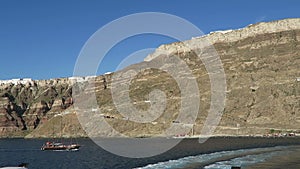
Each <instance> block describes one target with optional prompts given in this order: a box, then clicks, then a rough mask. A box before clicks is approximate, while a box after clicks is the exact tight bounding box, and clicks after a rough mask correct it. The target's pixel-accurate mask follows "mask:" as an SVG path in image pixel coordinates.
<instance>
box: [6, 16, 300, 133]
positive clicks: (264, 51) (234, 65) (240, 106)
mask: <svg viewBox="0 0 300 169" xmlns="http://www.w3.org/2000/svg"><path fill="white" fill-rule="evenodd" d="M203 40H205V41H208V42H210V44H212V45H213V47H214V49H215V50H216V51H217V53H218V55H219V57H220V59H221V61H222V63H223V67H224V71H225V75H226V83H227V90H226V91H225V92H226V104H225V108H224V110H223V111H222V119H221V121H220V123H219V124H218V126H217V128H216V130H215V133H214V134H216V135H217V134H223V135H236V134H238V135H249V134H250V135H252V134H264V133H267V132H269V131H270V130H271V129H276V130H282V131H284V130H286V131H296V130H300V114H299V113H300V72H299V65H300V52H299V51H300V19H285V20H280V21H273V22H267V23H258V24H254V25H249V26H248V27H246V28H243V29H239V30H231V31H219V32H213V33H210V34H208V35H205V36H203V37H197V38H193V39H191V40H188V41H185V42H176V43H172V44H167V45H162V46H160V47H159V48H158V49H157V50H156V51H155V52H154V53H152V54H151V55H149V56H147V57H146V58H145V62H142V63H139V64H137V65H132V66H130V67H128V68H125V69H124V70H122V71H120V72H121V73H122V72H126V71H127V70H130V69H132V68H135V67H139V66H141V65H145V67H147V65H151V64H153V63H164V61H165V60H166V57H169V58H172V57H173V56H175V55H176V56H179V58H181V59H182V60H183V61H184V62H185V63H186V64H187V65H188V67H189V69H190V70H191V72H192V74H193V77H194V78H195V80H196V81H197V83H198V86H199V93H200V108H199V114H198V117H197V119H196V121H195V124H194V125H193V131H191V132H193V134H200V132H201V129H202V128H203V125H204V122H205V120H206V118H207V116H208V111H209V108H210V101H211V84H210V79H209V78H210V77H209V72H208V71H207V70H206V67H205V65H204V64H203V63H202V61H201V59H200V58H199V57H198V56H197V54H196V53H195V51H197V50H199V49H198V47H199V45H198V44H201V46H202V47H203V45H202V43H203ZM210 47H211V46H210ZM203 49H204V50H202V54H203V51H204V53H205V50H206V49H207V50H208V49H211V48H205V46H204V48H203ZM162 52H163V53H167V54H168V55H167V56H166V55H162V54H161V53H162ZM167 66H169V65H166V64H162V65H161V67H167ZM184 73H185V72H178V76H179V77H181V78H184V77H185V74H184ZM113 75H114V73H112V74H106V75H102V76H98V77H93V78H90V79H92V80H93V81H94V82H95V86H92V87H89V86H88V85H86V83H87V79H89V78H86V79H85V78H79V79H80V80H81V81H80V82H79V81H78V79H76V78H62V79H52V80H43V81H28V82H26V83H24V84H23V83H18V82H16V83H5V84H2V85H1V86H0V137H10V136H24V135H27V134H29V135H28V137H50V136H52V135H54V136H57V137H58V136H59V135H62V136H65V137H69V136H86V134H85V132H84V131H83V129H82V127H81V125H80V124H79V123H78V119H77V118H76V116H75V112H76V111H77V109H74V108H73V104H74V102H76V101H78V100H73V98H72V93H73V94H74V91H73V90H76V89H78V88H82V87H87V88H86V89H85V94H84V95H83V96H82V97H81V98H80V99H82V100H84V103H85V104H86V105H87V107H89V98H90V95H91V94H92V93H96V98H97V105H99V106H98V107H93V110H91V111H90V112H87V113H95V111H96V112H98V111H99V112H101V113H99V114H98V115H95V116H94V118H103V119H104V120H105V121H106V122H107V123H108V124H109V125H110V126H112V127H113V128H114V130H116V131H118V132H120V133H123V134H125V135H128V136H135V137H136V136H153V135H160V134H162V133H163V131H165V130H166V129H167V128H168V127H169V126H170V125H171V124H172V123H179V124H180V123H182V122H178V121H176V119H177V117H178V115H179V110H180V106H181V102H180V100H181V94H182V93H181V92H182V91H180V89H179V87H178V84H177V82H176V80H174V78H173V77H172V76H170V75H169V74H168V73H166V72H165V71H162V70H160V69H154V68H152V69H146V70H143V71H141V72H139V73H138V74H137V75H135V77H134V78H133V79H132V80H131V84H130V87H129V91H128V92H129V96H130V104H133V105H135V107H136V108H137V109H139V110H147V109H148V108H149V107H150V103H149V101H148V100H149V94H150V92H151V91H153V89H159V90H161V91H163V92H164V93H165V97H166V108H165V109H164V112H163V113H162V114H161V115H160V116H159V117H158V118H157V119H155V120H154V121H152V122H150V123H137V122H133V121H130V119H128V118H126V117H124V116H123V115H122V114H120V112H118V110H117V108H116V106H115V104H114V101H113V99H112V94H111V89H112V84H111V83H112V76H113ZM114 83H116V86H118V85H120V86H121V85H122V83H124V82H123V81H122V80H119V81H116V82H114ZM118 97H122V94H121V95H120V96H118ZM128 104H129V103H128ZM91 105H93V104H91ZM124 106H125V107H126V103H125V105H124ZM89 108H91V107H89ZM87 110H90V109H87ZM77 113H78V112H77ZM90 121H91V122H90ZM90 121H86V122H85V123H86V126H89V125H94V124H89V123H92V120H90ZM53 126H56V127H53ZM57 126H62V127H61V128H60V129H59V127H57ZM101 127H102V126H100V129H101V130H99V128H95V131H90V133H89V134H94V135H102V136H113V135H114V134H113V132H112V131H111V129H106V128H105V126H103V129H102V128H101ZM54 131H56V132H54ZM53 133H54V134H53ZM178 134H182V133H178ZM186 134H191V133H186Z"/></svg>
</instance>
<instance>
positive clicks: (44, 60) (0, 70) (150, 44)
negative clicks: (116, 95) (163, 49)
mask: <svg viewBox="0 0 300 169" xmlns="http://www.w3.org/2000/svg"><path fill="white" fill-rule="evenodd" d="M299 9H300V1H298V0H276V1H271V0H251V1H250V0H248V1H246V0H245V1H240V0H226V1H224V0H209V1H208V0H207V1H204V0H203V1H202V0H163V1H162V0H151V1H150V0H148V1H146V0H126V1H120V0H107V1H104V0H103V1H97V0H88V1H83V0H80V1H79V0H66V1H59V0H52V1H40V0H27V1H21V0H0V57H1V59H0V79H1V80H6V79H13V78H32V79H50V78H61V77H70V76H73V71H74V66H75V63H76V60H77V58H78V56H79V53H80V51H81V49H82V47H83V46H84V44H85V43H86V41H87V40H88V39H89V38H90V37H91V36H92V35H93V34H94V33H95V32H96V31H97V30H98V29H100V28H102V27H103V26H104V25H106V24H108V23H110V22H111V21H114V20H115V19H118V18H120V17H123V16H126V15H130V14H134V13H139V12H162V13H168V14H172V15H176V16H178V17H181V18H184V19H186V20H188V21H189V22H191V23H193V24H194V25H196V26H197V27H198V28H199V29H200V30H202V31H203V32H204V34H207V33H209V32H211V31H217V30H226V29H237V28H242V27H245V26H247V25H249V24H253V23H257V22H265V21H272V20H278V19H284V18H296V17H300V12H299V11H300V10H299ZM121 29H122V28H121V27H120V30H121ZM174 29H176V28H174ZM174 41H176V39H173V38H170V37H166V36H162V35H154V34H144V35H138V36H133V37H130V38H128V39H125V40H123V41H121V42H120V43H118V44H117V45H116V46H115V47H113V48H112V49H111V50H110V51H109V52H108V53H107V55H105V57H104V59H103V62H102V63H101V64H100V65H99V67H98V71H97V74H103V73H105V72H108V71H115V69H116V67H117V66H118V64H119V63H121V62H122V60H123V59H124V58H126V57H127V56H128V55H130V54H132V53H134V52H136V51H139V50H142V49H145V48H157V47H158V46H160V45H161V44H165V43H171V42H174ZM99 45H101V44H99ZM145 55H146V54H145ZM144 57H145V56H143V55H141V56H140V58H138V59H137V60H136V62H139V61H141V60H143V58H144Z"/></svg>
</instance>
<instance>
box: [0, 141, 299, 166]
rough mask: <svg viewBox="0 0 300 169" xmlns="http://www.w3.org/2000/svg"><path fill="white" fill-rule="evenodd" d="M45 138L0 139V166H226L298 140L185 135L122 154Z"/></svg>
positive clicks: (255, 159)
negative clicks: (153, 152)
mask: <svg viewBox="0 0 300 169" xmlns="http://www.w3.org/2000/svg"><path fill="white" fill-rule="evenodd" d="M45 141H47V140H45V139H0V166H7V165H17V164H19V163H23V162H26V163H29V168H30V169H54V168H55V169H60V168H62V169H69V168H70V169H89V168H92V169H98V168H99V169H102V168H112V169H113V168H124V169H126V168H228V167H230V166H231V165H240V166H243V165H244V166H251V165H252V166H255V164H258V163H261V162H264V161H266V160H268V159H270V158H272V157H273V156H275V155H279V154H280V153H281V154H284V153H287V152H288V151H290V150H291V149H297V148H298V149H300V148H299V147H297V146H291V145H297V144H300V139H299V138H282V139H278V138H276V139H273V138H268V139H267V138H226V137H224V138H211V139H209V140H208V141H207V142H205V143H204V144H199V142H198V140H197V139H186V140H183V141H182V142H181V143H180V144H179V145H178V146H176V147H175V148H173V149H172V150H170V151H168V152H166V153H164V154H161V155H158V156H154V157H150V158H125V157H120V156H117V155H114V154H111V153H109V152H107V151H105V150H103V149H102V148H100V147H99V146H97V145H96V144H94V143H93V142H92V141H91V140H90V139H78V140H77V142H78V143H79V144H81V145H82V147H81V148H80V150H79V151H74V152H71V151H61V152H60V151H41V150H40V147H41V145H42V144H43V143H44V142H45ZM263 147H267V148H263ZM295 147H296V148H295ZM132 151H135V150H132ZM284 155H286V154H284Z"/></svg>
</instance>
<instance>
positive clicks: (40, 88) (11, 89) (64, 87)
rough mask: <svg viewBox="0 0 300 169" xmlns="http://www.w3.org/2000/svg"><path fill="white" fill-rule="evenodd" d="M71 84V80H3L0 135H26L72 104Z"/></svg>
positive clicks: (0, 96)
mask: <svg viewBox="0 0 300 169" xmlns="http://www.w3.org/2000/svg"><path fill="white" fill-rule="evenodd" d="M71 84H72V83H71V82H70V81H69V80H68V79H53V80H41V81H33V80H29V81H26V83H23V81H22V80H19V81H15V82H9V83H2V84H1V86H0V137H6V136H23V135H24V134H25V133H27V132H28V131H32V130H34V129H36V128H37V127H38V126H40V125H42V124H44V123H46V122H47V121H48V120H49V119H50V118H51V117H52V116H54V115H55V114H57V113H59V112H61V111H64V110H65V109H67V108H68V107H70V105H72V104H73V101H72V85H71Z"/></svg>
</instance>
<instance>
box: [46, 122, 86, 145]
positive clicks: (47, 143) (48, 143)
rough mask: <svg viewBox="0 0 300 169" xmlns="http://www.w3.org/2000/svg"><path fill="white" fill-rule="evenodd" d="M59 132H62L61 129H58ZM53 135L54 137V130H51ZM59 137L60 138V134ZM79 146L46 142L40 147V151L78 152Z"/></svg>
mask: <svg viewBox="0 0 300 169" xmlns="http://www.w3.org/2000/svg"><path fill="white" fill-rule="evenodd" d="M61 124H62V120H61ZM60 130H61V131H62V127H60ZM53 135H54V129H53ZM60 137H61V138H62V133H61V132H60ZM80 147H81V146H80V145H79V144H77V143H72V142H71V143H70V144H64V143H62V142H55V141H47V142H46V143H45V144H43V145H42V147H41V150H42V151H46V150H50V151H78V150H79V148H80Z"/></svg>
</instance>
